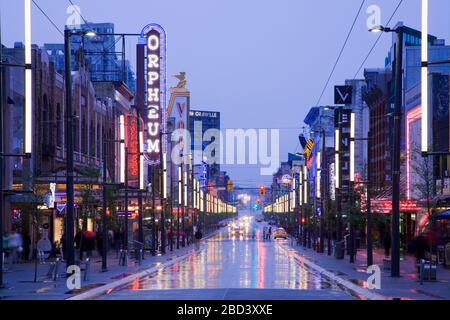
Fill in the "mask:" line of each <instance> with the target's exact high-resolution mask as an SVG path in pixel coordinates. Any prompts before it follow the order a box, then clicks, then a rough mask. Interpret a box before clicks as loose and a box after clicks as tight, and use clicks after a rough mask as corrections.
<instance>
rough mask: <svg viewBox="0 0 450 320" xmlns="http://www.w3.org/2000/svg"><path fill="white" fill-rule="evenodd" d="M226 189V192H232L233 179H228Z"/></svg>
mask: <svg viewBox="0 0 450 320" xmlns="http://www.w3.org/2000/svg"><path fill="white" fill-rule="evenodd" d="M227 191H228V192H233V181H231V180H228V183H227Z"/></svg>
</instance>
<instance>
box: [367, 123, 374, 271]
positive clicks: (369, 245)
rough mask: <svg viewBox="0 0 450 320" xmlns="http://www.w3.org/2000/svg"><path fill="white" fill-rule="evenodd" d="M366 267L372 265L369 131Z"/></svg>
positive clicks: (370, 139) (368, 149)
mask: <svg viewBox="0 0 450 320" xmlns="http://www.w3.org/2000/svg"><path fill="white" fill-rule="evenodd" d="M367 135H368V138H367V267H370V266H371V265H373V247H372V246H373V244H372V212H371V197H372V194H371V190H370V189H371V188H372V185H371V183H370V180H371V177H370V175H371V170H370V148H371V146H372V143H371V141H372V135H371V131H369V132H368V133H367Z"/></svg>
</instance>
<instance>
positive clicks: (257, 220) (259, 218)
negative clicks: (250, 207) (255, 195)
mask: <svg viewBox="0 0 450 320" xmlns="http://www.w3.org/2000/svg"><path fill="white" fill-rule="evenodd" d="M263 221H264V219H263V218H261V217H257V218H256V222H263Z"/></svg>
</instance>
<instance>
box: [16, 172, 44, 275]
mask: <svg viewBox="0 0 450 320" xmlns="http://www.w3.org/2000/svg"><path fill="white" fill-rule="evenodd" d="M26 181H27V184H28V185H29V186H30V190H29V191H30V192H31V193H30V194H29V201H28V202H26V203H24V204H23V205H22V210H23V211H24V213H25V214H26V213H28V215H29V217H30V218H31V225H32V229H33V233H34V237H33V238H34V243H33V259H34V279H33V281H34V282H37V276H38V274H37V269H38V254H37V243H38V237H39V226H40V225H41V214H40V210H39V209H38V206H39V205H43V204H44V202H45V196H46V194H47V192H46V191H44V190H43V189H42V188H38V184H37V182H36V181H37V177H36V176H34V175H29V176H28V178H27V179H26Z"/></svg>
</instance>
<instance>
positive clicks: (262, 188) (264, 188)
mask: <svg viewBox="0 0 450 320" xmlns="http://www.w3.org/2000/svg"><path fill="white" fill-rule="evenodd" d="M259 194H260V195H261V196H263V195H265V194H266V187H265V186H264V185H261V186H260V187H259Z"/></svg>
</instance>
